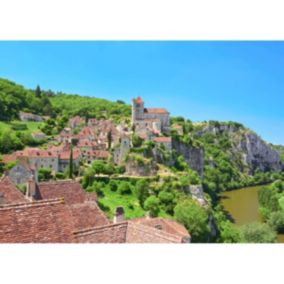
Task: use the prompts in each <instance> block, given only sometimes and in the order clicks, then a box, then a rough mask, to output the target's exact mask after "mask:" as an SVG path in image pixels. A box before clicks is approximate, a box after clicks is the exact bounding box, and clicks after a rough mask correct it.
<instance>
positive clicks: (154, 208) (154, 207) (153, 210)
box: [144, 195, 160, 217]
mask: <svg viewBox="0 0 284 284" xmlns="http://www.w3.org/2000/svg"><path fill="white" fill-rule="evenodd" d="M159 204H160V202H159V199H158V198H157V197H156V196H154V195H152V196H150V197H148V198H147V199H146V200H145V202H144V207H145V210H147V211H149V213H150V216H151V217H157V216H158V215H159V212H160V207H159Z"/></svg>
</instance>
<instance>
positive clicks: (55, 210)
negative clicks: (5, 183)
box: [0, 199, 75, 243]
mask: <svg viewBox="0 0 284 284" xmlns="http://www.w3.org/2000/svg"><path fill="white" fill-rule="evenodd" d="M73 231H74V227H73V223H72V216H71V212H70V210H69V208H68V206H66V205H65V204H64V202H63V201H62V199H61V200H60V199H56V200H47V201H38V202H30V203H25V204H14V205H10V206H4V207H0V243H72V242H75V238H74V236H73Z"/></svg>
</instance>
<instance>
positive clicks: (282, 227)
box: [267, 211, 284, 233]
mask: <svg viewBox="0 0 284 284" xmlns="http://www.w3.org/2000/svg"><path fill="white" fill-rule="evenodd" d="M267 224H268V225H269V226H270V227H271V228H273V229H274V230H275V231H277V232H279V233H283V232H284V212H282V211H277V212H272V213H271V214H270V216H269V219H268V221H267Z"/></svg>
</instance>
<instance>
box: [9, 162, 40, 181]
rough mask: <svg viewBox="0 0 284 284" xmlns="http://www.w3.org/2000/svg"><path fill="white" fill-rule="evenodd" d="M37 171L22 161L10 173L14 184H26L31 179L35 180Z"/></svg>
mask: <svg viewBox="0 0 284 284" xmlns="http://www.w3.org/2000/svg"><path fill="white" fill-rule="evenodd" d="M34 174H35V171H33V170H32V169H31V168H30V167H29V165H28V163H27V162H24V161H20V162H19V163H18V164H17V165H16V166H14V167H13V168H12V169H11V170H10V171H9V173H8V175H9V177H10V179H11V180H12V181H13V183H14V184H25V183H27V182H28V180H29V179H30V178H33V177H34Z"/></svg>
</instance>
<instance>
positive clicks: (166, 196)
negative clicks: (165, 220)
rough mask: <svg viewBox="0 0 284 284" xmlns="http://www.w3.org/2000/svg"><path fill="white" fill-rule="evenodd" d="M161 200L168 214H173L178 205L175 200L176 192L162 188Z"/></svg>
mask: <svg viewBox="0 0 284 284" xmlns="http://www.w3.org/2000/svg"><path fill="white" fill-rule="evenodd" d="M159 200H160V202H161V203H162V204H163V208H164V210H165V211H166V212H167V213H168V214H170V215H173V213H174V208H175V205H176V202H175V200H174V194H173V193H172V192H170V191H166V190H162V191H160V193H159Z"/></svg>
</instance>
